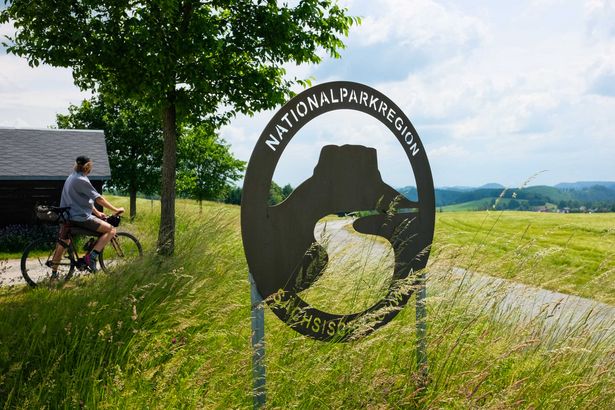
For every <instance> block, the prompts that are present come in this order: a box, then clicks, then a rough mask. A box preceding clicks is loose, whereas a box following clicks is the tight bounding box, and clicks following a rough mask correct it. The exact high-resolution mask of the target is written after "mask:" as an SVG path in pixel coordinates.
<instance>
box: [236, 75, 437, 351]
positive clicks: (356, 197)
mask: <svg viewBox="0 0 615 410" xmlns="http://www.w3.org/2000/svg"><path fill="white" fill-rule="evenodd" d="M342 109H348V110H355V111H360V112H363V113H365V114H368V115H370V116H372V117H374V118H375V119H377V120H378V121H380V122H381V123H382V124H384V125H385V126H386V127H387V128H388V129H389V130H390V131H391V132H392V133H393V135H394V136H395V137H396V138H397V140H398V141H399V143H400V145H401V148H402V149H403V150H404V152H405V153H406V156H407V158H408V161H409V162H410V165H411V167H412V172H413V174H414V177H415V181H416V185H417V191H418V202H415V201H410V200H408V199H406V198H404V197H403V196H401V195H400V194H399V193H398V192H397V191H396V190H395V189H394V188H392V187H391V186H389V185H387V184H386V183H384V182H383V181H382V179H381V176H380V172H379V171H378V164H377V159H376V150H375V149H374V148H367V147H363V146H357V145H343V146H333V145H329V146H325V147H323V148H322V151H321V153H320V159H319V161H318V164H317V165H316V168H315V169H314V174H313V175H312V177H310V178H308V179H307V180H306V181H304V182H303V183H301V184H300V185H299V186H298V187H297V188H296V189H295V190H294V191H293V193H292V194H291V195H290V196H289V197H288V198H287V199H286V200H285V201H283V202H282V203H280V204H278V205H275V206H270V205H268V203H267V200H268V197H269V190H270V186H271V181H272V178H273V174H274V171H275V168H276V165H277V163H278V161H279V159H280V156H281V155H282V153H283V152H284V149H285V148H286V146H287V145H288V143H289V142H290V140H291V139H292V138H293V136H294V135H295V134H296V133H297V132H298V131H299V130H300V129H301V128H302V127H303V126H304V125H305V124H307V123H308V122H309V121H311V120H312V119H314V118H316V117H318V116H319V115H322V114H324V113H327V112H329V111H334V110H342ZM363 210H375V211H376V212H375V213H374V214H373V215H370V216H367V217H363V218H359V219H357V220H355V222H354V223H353V227H354V229H355V230H356V231H358V232H361V233H367V234H371V235H378V236H381V237H384V238H385V239H387V240H388V241H389V242H390V243H391V245H392V247H393V250H394V255H395V269H394V272H393V274H392V280H391V282H390V283H391V284H390V286H389V288H388V291H387V294H386V296H385V297H383V298H382V299H380V300H379V301H377V302H376V303H375V304H374V305H372V306H371V307H369V308H367V309H366V310H364V311H361V312H356V313H351V314H336V313H328V312H323V311H321V310H319V309H316V308H314V307H312V306H310V305H309V304H308V303H307V302H305V301H304V300H303V299H302V298H301V296H300V295H299V294H300V292H301V291H303V290H305V289H307V288H308V287H310V286H311V285H312V284H313V283H314V281H316V280H317V279H318V277H319V276H320V275H321V274H322V273H323V271H324V269H325V268H326V266H327V262H328V255H327V252H326V250H325V249H324V247H323V246H322V245H321V244H319V243H318V241H317V240H316V239H315V238H314V227H315V225H316V223H317V222H318V221H319V220H320V219H321V218H322V217H324V216H326V215H330V214H335V213H342V212H346V213H348V212H353V211H363ZM392 210H393V211H392ZM434 222H435V197H434V187H433V179H432V175H431V169H430V167H429V162H428V160H427V155H426V153H425V148H424V147H423V144H422V143H421V140H420V139H419V136H418V134H417V132H416V130H415V129H414V127H413V125H412V123H411V122H410V120H409V119H408V117H406V116H405V115H404V113H403V112H402V111H401V109H400V108H399V107H398V106H397V105H396V104H395V103H393V102H392V101H391V100H390V99H389V98H387V97H386V96H385V95H383V94H382V93H380V92H378V91H377V90H375V89H373V88H371V87H368V86H366V85H363V84H359V83H354V82H346V81H336V82H330V83H325V84H320V85H317V86H315V87H312V88H309V89H307V90H305V91H303V92H302V93H300V94H298V95H297V96H295V97H294V98H292V99H291V100H290V101H289V102H288V103H287V104H285V105H284V106H283V107H282V108H281V109H280V110H279V111H278V112H277V113H276V114H275V115H274V117H273V118H272V119H271V121H269V123H268V124H267V127H266V128H265V130H264V131H263V132H262V134H261V136H260V138H259V140H258V142H257V144H256V147H255V148H254V151H253V152H252V156H251V158H250V162H249V164H248V168H247V171H246V175H245V180H244V185H243V195H242V202H241V230H242V238H243V245H244V250H245V254H246V259H247V261H248V266H249V269H250V273H251V274H252V276H253V278H254V281H255V283H256V287H257V289H258V291H259V293H260V294H261V296H262V297H263V298H265V300H266V302H267V304H268V305H269V306H270V308H271V309H272V310H273V312H274V313H275V314H276V315H277V316H278V317H279V318H280V319H281V320H283V321H284V322H285V323H286V324H288V325H289V326H290V327H291V328H293V329H294V330H296V331H298V332H299V333H301V334H303V335H306V336H309V337H312V338H314V339H318V340H324V341H347V340H350V339H356V338H359V337H362V336H365V335H367V334H369V333H371V332H373V331H374V330H375V329H377V328H379V327H380V326H382V325H384V324H386V323H387V322H389V321H390V320H391V319H393V318H394V317H395V316H396V315H397V314H398V313H399V311H400V310H401V308H402V307H403V306H404V305H405V304H406V303H407V301H408V299H409V298H410V296H411V294H412V291H413V289H414V285H415V282H416V276H415V275H414V273H415V272H417V271H419V270H421V269H423V268H424V267H425V266H426V264H427V259H428V257H429V248H430V246H431V243H432V241H433V233H434Z"/></svg>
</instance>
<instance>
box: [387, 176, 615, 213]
mask: <svg viewBox="0 0 615 410" xmlns="http://www.w3.org/2000/svg"><path fill="white" fill-rule="evenodd" d="M561 186H564V188H561ZM573 186H575V187H574V188H573ZM459 188H461V187H449V188H436V190H435V194H436V206H437V207H447V210H482V209H492V208H493V207H494V206H495V208H496V209H517V210H543V209H550V210H557V209H560V210H566V211H573V212H574V211H586V210H593V211H603V212H604V211H611V212H615V182H600V183H593V182H577V183H574V184H570V183H568V184H566V183H564V184H558V185H557V186H554V187H553V186H544V185H538V186H530V187H526V188H523V189H519V188H504V186H503V185H501V184H495V183H490V184H486V185H483V186H481V187H478V188H468V189H465V187H464V189H459ZM398 191H399V192H400V193H402V194H403V195H404V196H406V197H407V198H408V199H410V200H417V191H416V188H415V187H412V186H409V187H404V188H399V189H398Z"/></svg>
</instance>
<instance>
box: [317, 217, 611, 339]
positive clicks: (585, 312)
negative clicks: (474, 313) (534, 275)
mask: <svg viewBox="0 0 615 410" xmlns="http://www.w3.org/2000/svg"><path fill="white" fill-rule="evenodd" d="M351 223H352V221H350V220H348V219H339V220H332V221H328V222H327V223H326V228H325V224H324V223H320V224H318V225H317V226H316V228H315V232H314V233H315V237H316V238H317V239H318V238H319V236H320V235H322V234H323V231H326V234H327V235H326V236H327V237H328V243H326V248H327V251H328V252H329V254H330V256H332V257H335V255H338V257H339V255H340V253H342V252H343V253H348V250H350V253H351V254H352V253H353V252H354V253H355V254H357V252H361V253H362V252H364V250H365V249H369V252H370V258H374V259H375V260H382V258H383V257H386V255H387V254H390V252H391V247H390V246H389V245H387V244H386V243H384V242H382V241H379V240H375V241H374V240H373V239H366V236H365V235H361V234H358V233H356V232H355V231H354V230H353V229H352V227H351V226H350V224H351ZM366 244H367V245H366ZM345 257H349V255H347V254H346V255H345ZM427 292H428V295H429V296H432V295H434V294H439V293H446V294H449V295H452V294H454V293H453V292H461V293H471V294H473V298H472V299H473V300H474V301H477V302H478V303H479V304H480V306H481V308H483V309H490V310H491V311H492V312H493V314H495V315H498V316H499V317H500V318H501V319H502V320H508V321H510V320H515V321H517V322H519V321H521V322H522V323H530V322H533V321H536V322H538V323H540V325H541V326H542V330H543V334H544V335H545V337H547V336H546V335H548V337H549V338H554V339H558V338H562V337H567V336H569V335H570V334H572V333H574V332H576V333H578V332H579V331H583V330H585V331H591V337H592V339H604V338H613V337H615V306H611V305H607V304H605V303H600V302H597V301H595V300H592V299H587V298H582V297H578V296H572V295H566V294H563V293H559V292H553V291H550V290H546V289H542V288H538V287H534V286H529V285H524V284H521V283H517V282H513V281H510V280H505V279H500V278H496V277H492V276H488V275H483V274H479V273H475V272H468V271H466V270H464V269H461V268H458V267H453V268H451V269H449V270H436V271H434V270H431V271H428V287H427Z"/></svg>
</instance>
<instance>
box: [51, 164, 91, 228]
mask: <svg viewBox="0 0 615 410" xmlns="http://www.w3.org/2000/svg"><path fill="white" fill-rule="evenodd" d="M99 196H101V195H100V194H99V193H98V191H96V189H95V188H94V187H93V186H92V183H91V182H90V180H89V179H88V177H86V176H85V175H83V173H81V172H73V173H72V174H70V175H69V176H68V178H67V179H66V182H65V183H64V188H63V189H62V199H60V206H61V207H65V206H70V209H69V210H68V214H69V219H70V220H71V221H81V222H83V221H85V220H87V219H90V218H94V215H92V206H94V201H95V200H96V198H98V197H99Z"/></svg>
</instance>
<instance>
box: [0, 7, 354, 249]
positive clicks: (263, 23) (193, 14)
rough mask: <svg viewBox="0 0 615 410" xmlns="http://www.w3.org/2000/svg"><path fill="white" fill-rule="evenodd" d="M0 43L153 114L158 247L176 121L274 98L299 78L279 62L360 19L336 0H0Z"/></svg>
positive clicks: (314, 57)
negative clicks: (158, 141)
mask: <svg viewBox="0 0 615 410" xmlns="http://www.w3.org/2000/svg"><path fill="white" fill-rule="evenodd" d="M5 4H8V7H7V8H6V9H5V10H3V11H2V12H1V14H0V22H2V23H6V22H8V21H12V23H13V25H14V26H15V28H16V33H15V35H14V36H13V37H8V40H9V43H10V44H7V46H8V48H7V50H8V51H9V52H10V53H13V54H16V55H19V56H23V57H26V58H27V59H28V62H29V64H30V65H31V66H38V65H39V64H40V63H45V64H49V65H52V66H59V67H70V68H72V69H73V77H74V80H75V83H76V84H77V85H78V86H79V87H81V88H82V89H96V90H99V91H102V92H103V94H106V95H112V96H115V97H116V98H117V99H118V100H121V99H127V98H128V99H133V100H134V101H136V102H138V103H142V104H143V105H145V106H147V107H151V108H152V109H153V110H155V111H156V112H158V113H159V115H160V118H161V125H162V130H163V134H164V150H163V163H162V189H161V220H160V230H159V234H158V249H159V252H160V253H162V254H171V253H172V252H173V249H174V238H175V168H176V161H177V134H178V123H183V122H184V121H185V122H188V123H191V124H197V123H200V122H208V123H210V124H212V125H214V126H216V125H219V124H221V123H224V122H226V121H228V120H229V118H231V117H232V116H233V115H235V114H236V113H238V112H241V113H247V114H252V113H254V112H256V111H259V110H263V109H270V108H273V107H275V106H276V105H278V104H280V103H282V102H283V101H284V100H285V99H286V98H287V97H288V96H289V95H291V94H292V92H291V86H292V85H293V84H296V83H299V84H304V85H305V84H306V81H304V80H301V79H294V80H288V79H285V77H284V75H285V69H284V64H285V63H287V62H295V63H298V64H299V63H318V62H320V61H321V57H320V56H321V55H322V52H321V50H324V51H325V52H327V53H328V54H329V55H331V56H333V57H339V50H340V49H341V48H343V46H344V44H343V43H342V41H341V37H342V36H345V35H347V34H348V30H349V28H350V27H351V26H352V25H353V24H355V23H358V22H359V20H358V19H356V18H352V17H349V16H347V10H346V9H343V8H340V7H339V6H338V5H337V3H336V1H335V0H301V1H300V2H299V3H298V4H297V5H296V6H294V7H293V6H289V5H287V4H283V5H278V4H277V2H276V1H273V0H267V1H265V0H259V1H253V0H215V1H208V2H202V1H199V0H168V1H145V0H130V1H129V0H113V1H111V0H99V1H89V0H73V1H65V0H45V1H31V0H10V1H9V0H5Z"/></svg>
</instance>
